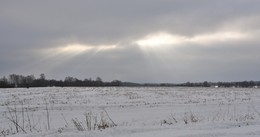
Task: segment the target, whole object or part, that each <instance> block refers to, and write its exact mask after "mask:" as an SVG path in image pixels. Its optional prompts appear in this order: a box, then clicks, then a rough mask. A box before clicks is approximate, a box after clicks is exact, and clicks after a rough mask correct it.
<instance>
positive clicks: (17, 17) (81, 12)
mask: <svg viewBox="0 0 260 137" xmlns="http://www.w3.org/2000/svg"><path fill="white" fill-rule="evenodd" d="M258 5H260V1H258V0H248V1H246V0H219V1H208V0H196V1H190V0H160V1H158V0H149V1H148V0H143V1H139V0H131V1H130V0H129V1H121V0H111V1H105V0H96V1H90V0H75V1H69V0H57V1H33V0H26V1H15V2H14V1H12V0H10V1H1V2H0V18H1V19H0V30H1V31H0V48H1V50H0V70H1V71H0V75H2V76H3V75H8V74H10V73H21V74H31V73H34V74H36V75H38V74H39V73H42V72H44V73H46V75H47V76H49V77H50V78H58V79H63V78H64V77H65V76H67V75H71V76H76V77H79V78H86V77H93V78H94V77H96V76H100V77H102V78H104V80H113V79H120V80H124V81H134V82H186V81H204V80H209V81H236V80H259V76H260V73H259V72H258V68H259V67H260V63H259V61H258V60H257V59H259V58H260V57H259V55H260V54H259V51H260V46H259V44H260V41H259V40H258V36H259V34H260V25H259V24H260V14H259V13H260V9H259V6H258ZM158 32H165V33H167V34H171V35H178V36H182V37H185V38H193V37H195V36H202V35H203V36H209V35H211V34H215V33H220V32H221V33H220V34H222V32H239V33H241V34H248V35H250V37H249V38H246V39H243V40H242V39H234V40H227V41H220V40H219V39H217V40H215V41H214V42H212V43H207V44H201V43H196V42H186V43H182V44H177V45H176V44H172V45H168V46H164V45H161V46H159V47H147V48H142V47H140V45H137V44H134V42H136V41H137V40H140V39H143V38H144V37H146V36H147V35H149V34H156V33H158ZM232 34H233V33H232ZM219 37H220V36H219ZM73 44H80V45H81V46H86V47H91V49H90V50H88V51H84V52H79V53H78V54H75V53H73V51H71V52H66V53H62V52H60V51H58V50H57V49H61V48H62V47H66V46H68V45H73ZM110 45H117V47H116V48H114V49H108V50H99V48H100V47H104V46H110ZM46 51H48V52H47V53H46ZM74 52H76V51H74Z"/></svg>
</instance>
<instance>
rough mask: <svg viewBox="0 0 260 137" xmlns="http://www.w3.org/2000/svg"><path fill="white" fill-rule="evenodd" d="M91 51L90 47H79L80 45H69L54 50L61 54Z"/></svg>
mask: <svg viewBox="0 0 260 137" xmlns="http://www.w3.org/2000/svg"><path fill="white" fill-rule="evenodd" d="M90 49H92V47H89V46H86V45H81V44H71V45H67V46H65V47H58V48H57V49H56V50H57V51H58V52H61V53H80V52H85V51H87V50H90Z"/></svg>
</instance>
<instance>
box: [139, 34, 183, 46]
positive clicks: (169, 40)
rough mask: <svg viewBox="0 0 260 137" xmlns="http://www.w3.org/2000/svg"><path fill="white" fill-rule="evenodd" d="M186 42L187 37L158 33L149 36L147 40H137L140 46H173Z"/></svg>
mask: <svg viewBox="0 0 260 137" xmlns="http://www.w3.org/2000/svg"><path fill="white" fill-rule="evenodd" d="M184 40H185V37H181V36H177V35H171V34H169V33H164V32H161V33H157V34H150V35H147V36H146V37H145V38H143V39H140V40H137V41H136V42H135V43H137V44H138V45H140V46H160V45H172V44H179V43H181V42H183V41H184Z"/></svg>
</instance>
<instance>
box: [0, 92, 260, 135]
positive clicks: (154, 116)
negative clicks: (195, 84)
mask: <svg viewBox="0 0 260 137" xmlns="http://www.w3.org/2000/svg"><path fill="white" fill-rule="evenodd" d="M0 95H1V96H0V132H1V133H0V136H1V137H2V136H17V137H18V136H19V137H32V136H44V137H59V136H65V137H158V136H160V137H175V136H176V137H218V136H221V137H245V136H247V137H259V136H260V89H259V88H184V87H178V88H176V87H174V88H173V87H100V88H97V87H91V88H59V87H48V88H30V89H22V88H21V89H19V88H17V89H0Z"/></svg>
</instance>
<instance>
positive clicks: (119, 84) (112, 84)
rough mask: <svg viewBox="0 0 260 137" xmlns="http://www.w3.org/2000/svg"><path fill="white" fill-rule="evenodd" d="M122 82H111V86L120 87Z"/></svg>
mask: <svg viewBox="0 0 260 137" xmlns="http://www.w3.org/2000/svg"><path fill="white" fill-rule="evenodd" d="M121 85H122V82H121V81H120V80H113V81H112V82H111V86H121Z"/></svg>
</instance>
